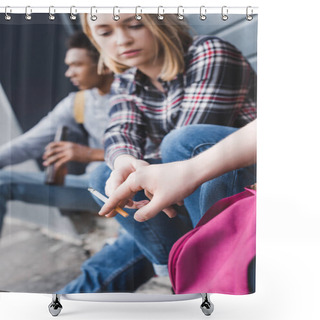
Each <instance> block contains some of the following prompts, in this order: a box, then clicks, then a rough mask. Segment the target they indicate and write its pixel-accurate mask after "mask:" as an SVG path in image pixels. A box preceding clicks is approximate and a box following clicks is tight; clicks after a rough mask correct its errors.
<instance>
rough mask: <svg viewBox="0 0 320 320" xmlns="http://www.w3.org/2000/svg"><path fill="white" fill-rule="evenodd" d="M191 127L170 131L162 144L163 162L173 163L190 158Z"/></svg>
mask: <svg viewBox="0 0 320 320" xmlns="http://www.w3.org/2000/svg"><path fill="white" fill-rule="evenodd" d="M190 129H191V126H185V127H181V128H178V129H174V130H172V131H170V132H169V133H168V134H167V135H166V136H165V137H164V139H163V140H162V142H161V146H160V149H161V158H162V160H163V162H172V161H179V160H185V159H188V158H190V156H191V155H190V150H188V145H189V144H190V134H192V133H190V131H192V130H190Z"/></svg>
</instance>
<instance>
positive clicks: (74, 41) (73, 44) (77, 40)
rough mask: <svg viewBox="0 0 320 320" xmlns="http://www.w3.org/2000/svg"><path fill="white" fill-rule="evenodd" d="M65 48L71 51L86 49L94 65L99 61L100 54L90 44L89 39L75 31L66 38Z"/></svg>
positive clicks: (80, 32)
mask: <svg viewBox="0 0 320 320" xmlns="http://www.w3.org/2000/svg"><path fill="white" fill-rule="evenodd" d="M67 48H68V49H73V48H80V49H86V50H88V54H89V55H90V57H91V58H92V60H93V61H94V62H95V63H98V61H99V57H100V53H99V52H98V50H97V49H96V48H95V46H94V45H93V44H92V43H91V41H90V40H89V38H88V37H87V36H86V35H85V34H84V33H83V32H82V31H76V32H75V33H74V34H72V35H71V36H70V37H69V38H68V40H67Z"/></svg>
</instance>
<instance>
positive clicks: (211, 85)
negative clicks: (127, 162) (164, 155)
mask: <svg viewBox="0 0 320 320" xmlns="http://www.w3.org/2000/svg"><path fill="white" fill-rule="evenodd" d="M158 80H159V82H160V83H161V84H162V86H163V88H164V89H165V92H160V91H159V90H157V89H156V88H155V87H154V86H153V85H152V83H151V82H150V80H149V79H148V77H147V76H145V75H144V74H143V73H141V72H140V71H139V70H137V69H135V68H131V69H129V70H127V71H126V72H124V73H122V74H120V75H117V77H116V79H115V81H114V83H113V85H112V88H111V93H112V94H113V95H112V97H111V100H110V104H111V109H110V110H111V111H110V117H111V121H110V122H109V124H110V125H109V127H108V129H107V130H106V132H105V135H104V142H105V150H106V152H105V158H106V162H107V163H108V165H109V166H110V167H112V166H113V161H114V160H115V159H116V158H117V157H118V156H119V155H122V154H129V155H132V156H134V157H136V158H138V159H147V158H159V157H160V156H161V155H160V154H159V145H160V143H161V141H162V139H163V138H164V136H165V135H166V134H167V133H169V132H170V131H171V130H173V129H175V128H179V127H182V126H186V125H190V124H204V123H205V124H218V125H224V126H233V127H241V126H243V125H245V124H247V123H248V122H250V121H252V120H254V119H255V118H256V74H255V72H254V71H253V70H252V68H251V66H250V65H249V63H248V62H247V61H246V60H245V58H244V57H243V56H242V54H241V53H240V52H239V51H238V50H237V49H236V48H235V47H234V46H232V45H231V44H229V43H227V42H224V41H222V40H221V39H219V38H216V37H213V36H201V37H197V38H195V40H194V42H193V44H192V45H191V46H190V47H189V49H188V51H187V53H186V55H185V72H184V73H183V74H178V75H177V76H176V78H175V79H173V80H171V81H162V80H161V79H158ZM147 137H148V138H149V139H150V140H151V141H152V142H153V143H154V145H155V146H156V150H154V151H155V152H153V153H150V152H148V151H145V144H146V138H147Z"/></svg>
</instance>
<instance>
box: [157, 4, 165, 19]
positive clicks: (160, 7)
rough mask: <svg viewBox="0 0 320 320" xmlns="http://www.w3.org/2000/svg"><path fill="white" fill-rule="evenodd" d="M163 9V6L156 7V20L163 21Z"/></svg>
mask: <svg viewBox="0 0 320 320" xmlns="http://www.w3.org/2000/svg"><path fill="white" fill-rule="evenodd" d="M160 9H162V13H160ZM163 15H164V9H163V6H159V7H158V20H160V21H162V20H163V19H164V16H163Z"/></svg>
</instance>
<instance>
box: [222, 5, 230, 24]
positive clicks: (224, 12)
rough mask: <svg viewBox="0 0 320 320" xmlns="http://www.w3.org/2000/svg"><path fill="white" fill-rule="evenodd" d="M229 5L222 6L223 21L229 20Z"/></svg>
mask: <svg viewBox="0 0 320 320" xmlns="http://www.w3.org/2000/svg"><path fill="white" fill-rule="evenodd" d="M228 18H229V17H228V7H226V6H223V7H222V8H221V19H222V20H223V21H227V20H228Z"/></svg>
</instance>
